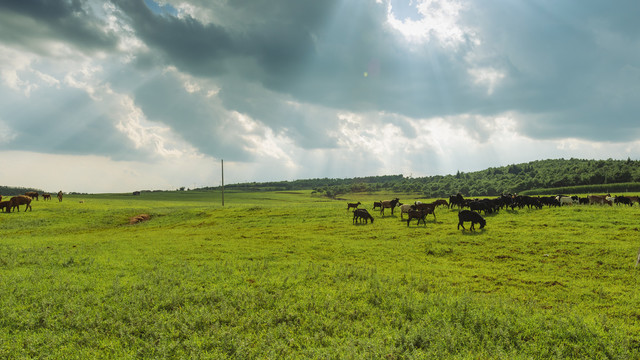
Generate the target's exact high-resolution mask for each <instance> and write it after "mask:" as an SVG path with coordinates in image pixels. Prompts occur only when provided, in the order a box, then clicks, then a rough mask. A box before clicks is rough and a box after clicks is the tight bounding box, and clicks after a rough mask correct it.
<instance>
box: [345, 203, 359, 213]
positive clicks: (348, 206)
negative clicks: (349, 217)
mask: <svg viewBox="0 0 640 360" xmlns="http://www.w3.org/2000/svg"><path fill="white" fill-rule="evenodd" d="M358 206H360V201H358V202H357V203H347V211H349V209H351V208H353V210H354V211H355V209H357V208H358Z"/></svg>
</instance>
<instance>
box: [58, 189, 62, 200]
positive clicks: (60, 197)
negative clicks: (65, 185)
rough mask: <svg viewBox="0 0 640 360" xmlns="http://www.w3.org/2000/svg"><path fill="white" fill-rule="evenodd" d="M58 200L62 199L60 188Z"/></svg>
mask: <svg viewBox="0 0 640 360" xmlns="http://www.w3.org/2000/svg"><path fill="white" fill-rule="evenodd" d="M58 201H62V190H60V191H58Z"/></svg>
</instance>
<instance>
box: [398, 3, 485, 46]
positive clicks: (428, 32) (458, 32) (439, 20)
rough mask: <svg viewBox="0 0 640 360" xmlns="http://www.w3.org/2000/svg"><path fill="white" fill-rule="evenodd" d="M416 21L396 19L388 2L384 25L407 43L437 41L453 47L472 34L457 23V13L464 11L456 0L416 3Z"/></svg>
mask: <svg viewBox="0 0 640 360" xmlns="http://www.w3.org/2000/svg"><path fill="white" fill-rule="evenodd" d="M416 3H417V4H416V5H415V7H416V11H417V13H418V14H419V15H420V19H419V20H412V19H410V18H405V19H398V18H397V17H396V14H395V13H394V10H393V6H392V4H391V1H389V3H388V5H387V6H388V8H387V22H388V24H389V25H390V26H391V28H393V29H395V30H397V31H398V32H400V34H402V35H403V36H404V37H405V38H406V39H407V40H408V41H409V42H412V43H421V42H429V41H430V40H433V39H434V38H435V40H437V41H439V42H440V43H441V44H443V45H444V46H448V47H456V46H458V45H459V44H461V43H464V42H465V41H466V38H467V37H472V36H474V33H473V32H472V31H471V30H470V29H468V28H466V27H465V26H464V25H462V24H461V23H460V22H459V15H460V12H461V11H463V10H464V9H465V5H464V3H463V2H462V1H458V0H416Z"/></svg>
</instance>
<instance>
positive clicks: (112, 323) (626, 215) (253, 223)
mask: <svg viewBox="0 0 640 360" xmlns="http://www.w3.org/2000/svg"><path fill="white" fill-rule="evenodd" d="M396 196H397V197H399V198H400V201H401V202H413V201H414V200H422V201H428V200H431V199H418V198H417V197H416V196H415V195H410V194H403V193H375V194H368V195H364V194H351V195H348V196H347V199H346V200H340V201H337V200H331V199H328V198H326V197H324V196H320V195H319V194H312V192H311V191H299V192H292V191H290V192H251V193H248V192H233V191H226V192H225V204H226V206H225V207H222V206H221V205H220V194H219V193H218V192H212V191H209V192H205V191H202V192H200V191H186V192H184V191H183V192H180V191H178V192H158V193H142V195H140V196H132V195H128V194H105V195H82V196H80V195H70V196H65V199H64V201H63V202H57V201H51V202H43V201H34V202H33V204H32V205H33V211H31V212H28V213H24V212H14V213H9V214H6V213H1V214H0V238H1V239H2V241H1V242H0V276H1V277H2V282H3V286H2V287H0V357H1V358H58V359H68V358H113V359H116V358H117V359H128V358H129V359H133V358H136V359H137V358H199V359H205V358H215V359H219V358H235V359H251V358H292V359H293V358H341V359H344V358H346V359H348V358H366V359H369V358H385V359H403V358H482V359H484V358H514V359H516V358H522V359H529V358H609V359H630V358H638V357H639V356H640V335H638V334H640V294H639V292H638V291H637V289H638V288H639V285H640V284H639V279H640V273H639V271H640V268H637V267H636V266H635V262H636V258H637V254H638V248H639V247H640V241H639V240H638V238H639V236H638V235H639V234H640V230H639V225H638V220H639V219H640V207H639V206H637V205H636V206H633V207H628V206H613V207H609V206H588V205H584V206H563V207H561V208H546V207H545V208H543V209H541V210H533V209H531V210H529V209H526V208H525V209H521V210H518V209H516V210H506V211H505V210H503V211H501V212H499V213H497V214H490V215H487V216H485V219H486V220H487V225H486V227H485V228H484V229H482V230H479V229H476V231H468V230H467V231H462V230H457V223H458V219H457V210H449V209H446V208H438V209H437V210H436V213H437V220H433V219H432V218H430V217H428V218H427V221H426V226H425V225H423V224H422V223H421V224H420V225H419V226H416V225H415V223H413V224H411V226H409V227H407V226H406V221H401V220H400V212H399V211H398V212H396V213H395V215H390V213H389V212H388V211H387V212H385V216H381V215H380V213H379V212H378V211H372V210H371V206H372V205H373V201H374V200H383V199H392V198H394V197H396ZM80 201H82V203H81V202H80ZM347 201H348V202H357V201H360V202H362V204H363V205H360V207H365V208H367V209H369V211H370V212H371V214H372V215H373V216H374V218H375V222H374V223H368V224H364V223H362V224H355V225H354V224H353V222H352V213H351V211H348V210H347V206H346V203H347ZM141 214H145V215H148V217H145V219H146V221H142V222H137V223H135V224H131V223H130V220H131V219H132V218H134V217H136V216H139V215H141Z"/></svg>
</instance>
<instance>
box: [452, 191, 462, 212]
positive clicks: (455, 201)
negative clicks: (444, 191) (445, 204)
mask: <svg viewBox="0 0 640 360" xmlns="http://www.w3.org/2000/svg"><path fill="white" fill-rule="evenodd" d="M453 205H456V206H457V207H458V208H462V207H463V206H464V198H463V197H462V194H460V193H457V194H456V195H451V196H449V208H451V207H452V206H453Z"/></svg>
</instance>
